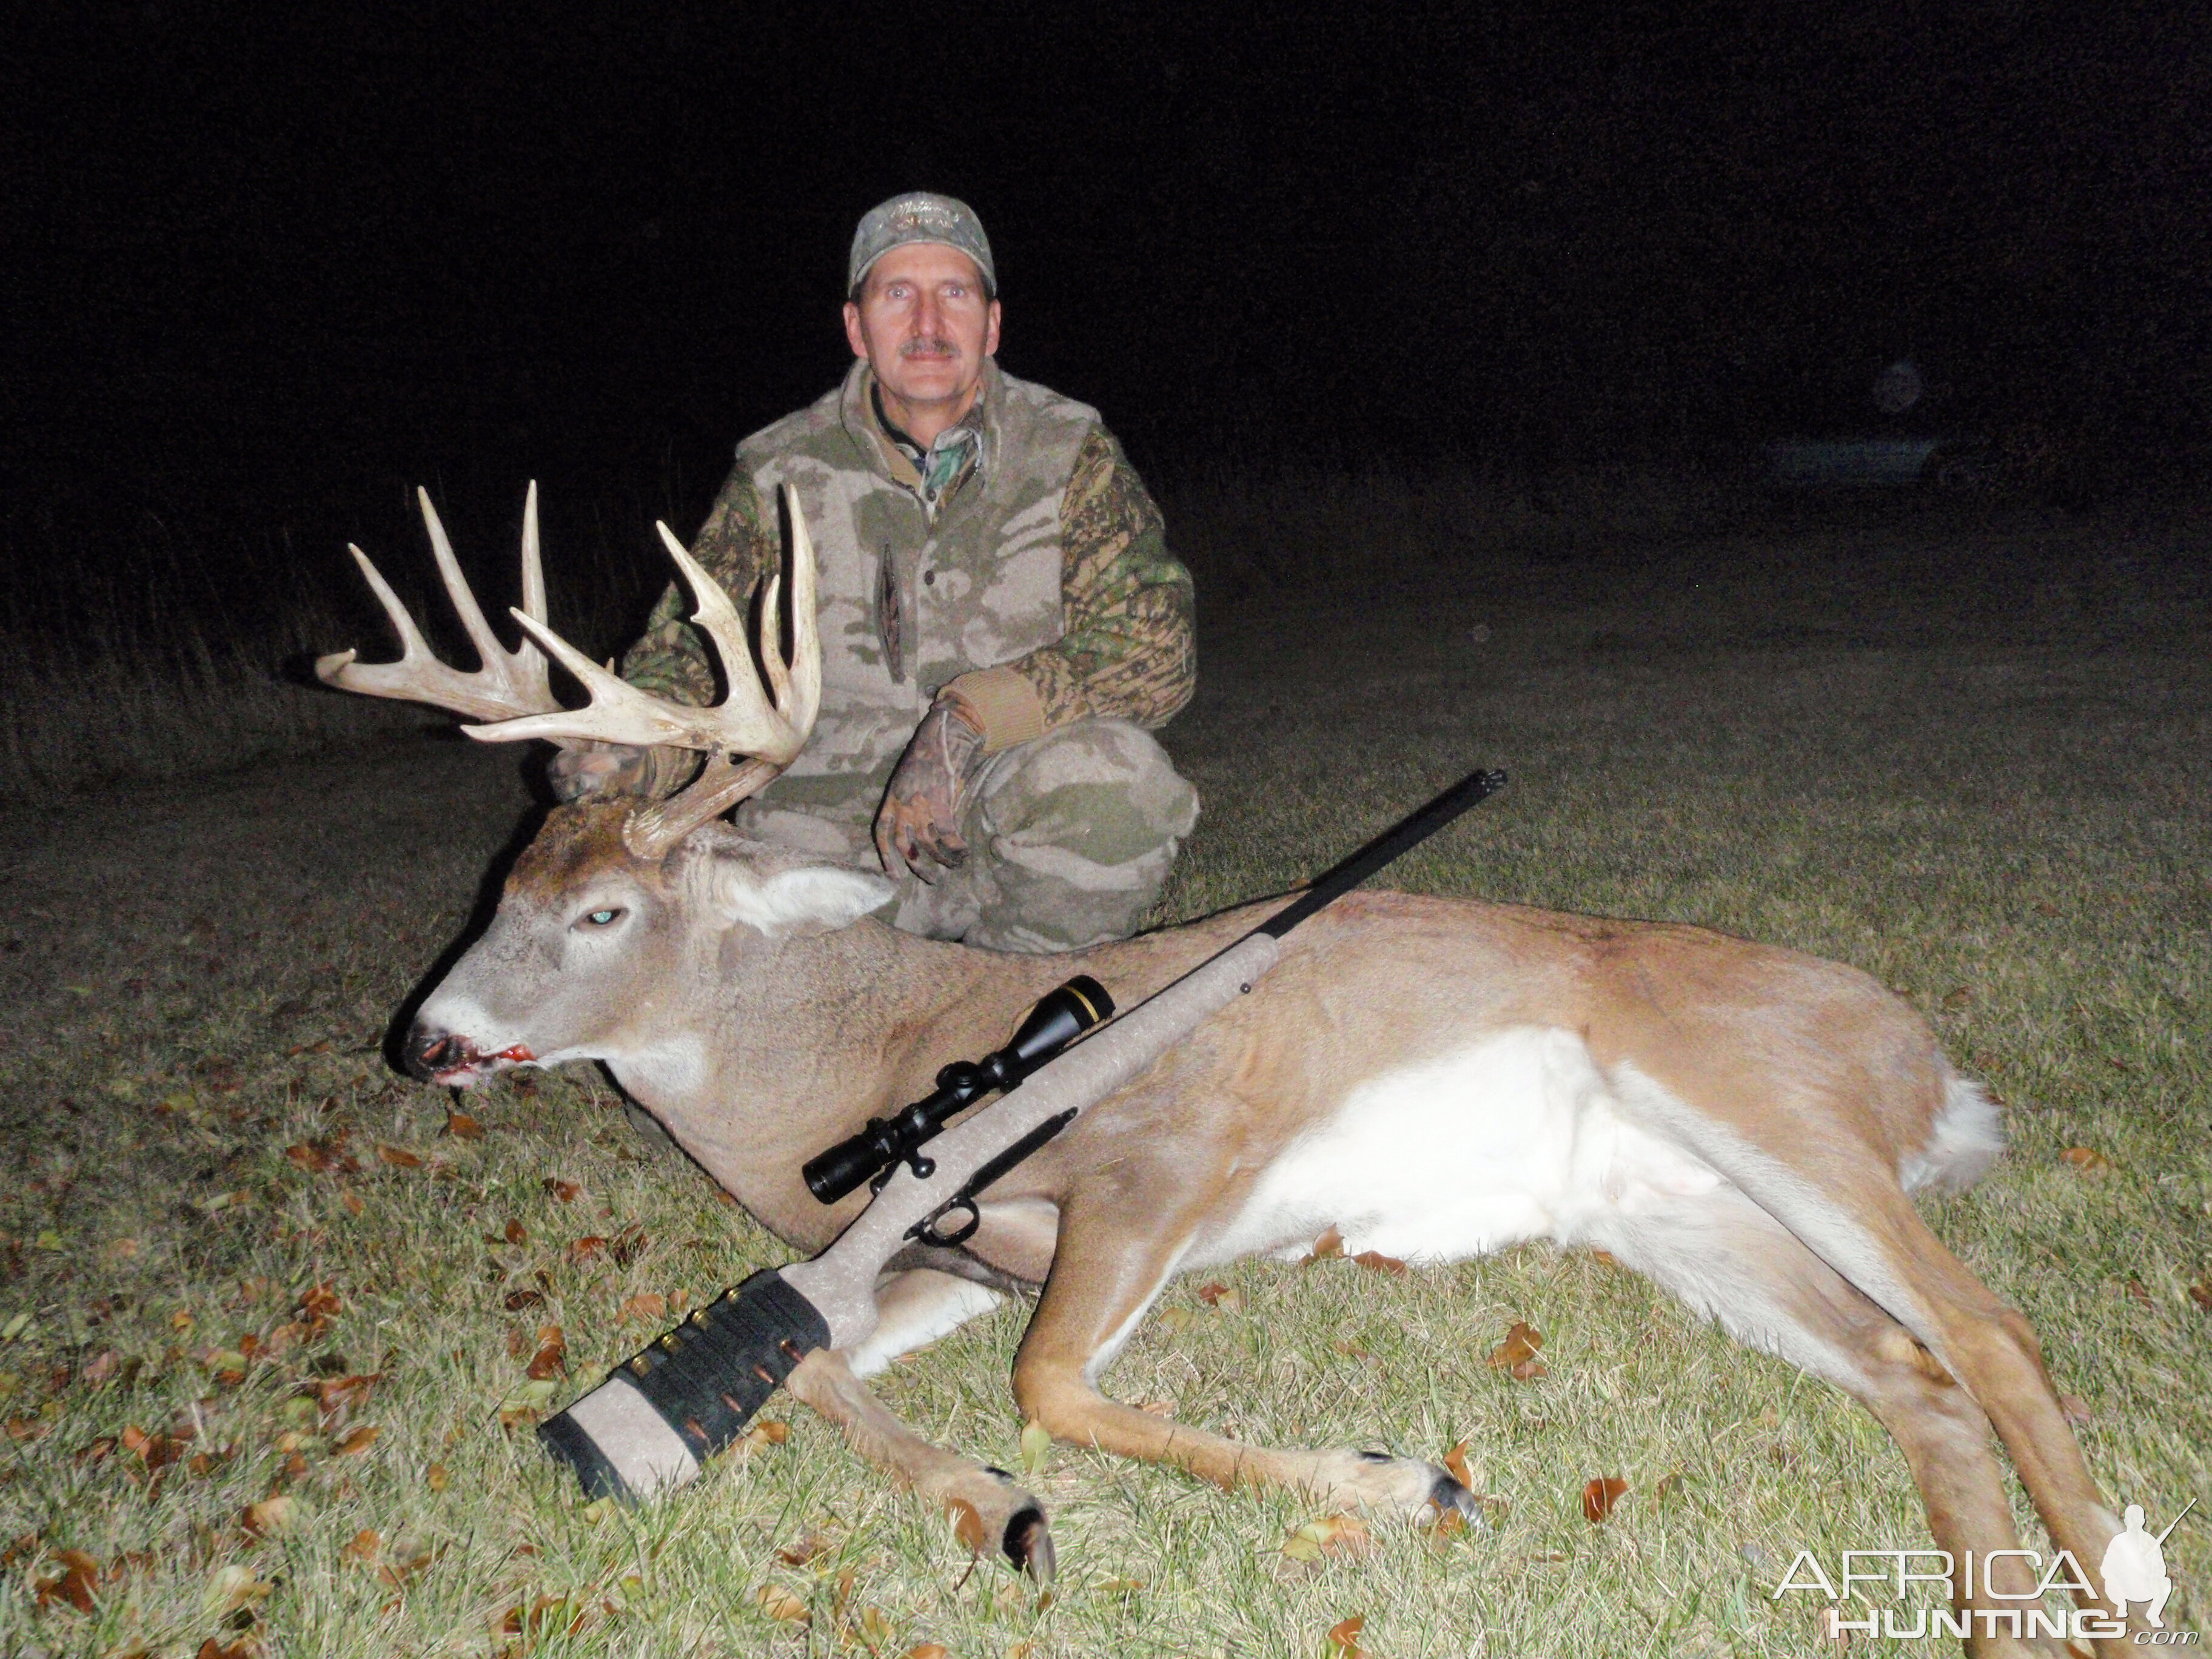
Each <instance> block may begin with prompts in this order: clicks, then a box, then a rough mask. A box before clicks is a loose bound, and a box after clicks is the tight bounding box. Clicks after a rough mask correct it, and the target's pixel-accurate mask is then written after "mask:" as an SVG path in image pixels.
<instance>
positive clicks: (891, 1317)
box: [843, 1267, 1005, 1376]
mask: <svg viewBox="0 0 2212 1659" xmlns="http://www.w3.org/2000/svg"><path fill="white" fill-rule="evenodd" d="M1004 1299H1005V1298H1004V1297H1001V1296H1000V1294H999V1292H998V1291H995V1290H994V1289H992V1288H991V1287H990V1286H989V1285H983V1284H979V1283H977V1282H976V1281H975V1280H974V1279H970V1278H969V1277H967V1276H966V1275H964V1274H961V1273H948V1272H944V1271H941V1270H939V1269H938V1268H936V1267H908V1268H905V1269H903V1270H902V1271H900V1272H896V1273H885V1274H884V1275H882V1276H880V1277H879V1278H878V1279H877V1281H876V1328H875V1329H874V1330H872V1331H871V1332H869V1333H868V1334H867V1336H866V1339H864V1340H861V1341H860V1342H858V1343H856V1344H854V1346H852V1347H851V1348H849V1349H846V1350H843V1352H844V1355H845V1363H846V1364H848V1365H849V1366H851V1367H852V1370H853V1375H854V1376H874V1375H875V1374H876V1373H877V1372H878V1371H879V1370H883V1369H884V1366H886V1365H888V1364H890V1363H891V1361H892V1360H894V1359H896V1358H898V1357H899V1356H900V1355H901V1354H902V1353H911V1352H914V1351H915V1349H916V1348H919V1347H921V1346H924V1345H925V1344H927V1343H931V1342H934V1341H936V1340H937V1339H938V1338H939V1337H940V1336H944V1335H945V1334H948V1333H950V1332H952V1331H955V1330H957V1329H958V1328H960V1327H961V1326H963V1325H964V1324H966V1323H967V1322H969V1320H971V1319H973V1318H975V1316H977V1315H979V1314H987V1313H988V1312H990V1311H991V1310H992V1309H994V1308H995V1307H997V1306H998V1305H999V1304H1000V1302H1001V1301H1003V1300H1004Z"/></svg>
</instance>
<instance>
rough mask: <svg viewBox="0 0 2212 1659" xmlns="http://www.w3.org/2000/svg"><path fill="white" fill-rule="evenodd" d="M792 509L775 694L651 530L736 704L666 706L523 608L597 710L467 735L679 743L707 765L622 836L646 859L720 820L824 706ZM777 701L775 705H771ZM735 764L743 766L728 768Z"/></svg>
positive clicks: (683, 555)
mask: <svg viewBox="0 0 2212 1659" xmlns="http://www.w3.org/2000/svg"><path fill="white" fill-rule="evenodd" d="M788 499H789V501H790V506H791V611H792V623H791V646H792V650H791V660H790V662H789V663H788V664H787V663H786V662H785V661H784V659H783V656H782V653H781V650H780V648H779V644H778V640H779V635H781V632H782V622H781V609H780V606H779V605H778V600H779V598H780V595H781V588H782V579H781V577H780V576H770V577H769V582H768V592H766V594H765V595H764V596H763V599H762V603H761V637H760V659H761V665H762V667H763V670H764V671H765V672H766V674H767V677H768V686H769V689H768V690H764V689H763V686H762V684H761V680H760V677H759V675H757V674H756V673H755V672H754V671H753V663H752V652H751V649H750V647H748V646H747V644H746V641H745V627H744V618H743V617H740V616H739V615H738V609H737V607H736V606H735V605H732V604H731V603H730V596H729V595H728V594H727V593H726V592H723V590H722V586H721V584H720V583H719V582H717V581H716V580H714V578H713V577H712V576H710V575H708V574H707V572H706V571H705V569H704V568H702V567H701V566H700V564H699V563H698V562H697V561H696V560H695V559H693V558H692V556H690V554H689V553H687V552H685V551H684V544H683V543H681V542H679V541H678V540H677V539H676V537H675V534H674V532H671V530H670V529H669V528H668V526H666V525H665V524H664V525H659V526H656V527H657V528H658V529H659V532H660V539H661V542H662V544H664V545H665V546H666V548H667V549H668V554H669V556H670V557H671V558H672V559H674V560H675V561H676V568H678V570H680V571H682V572H683V573H684V581H685V582H686V583H688V584H689V585H690V588H691V592H692V595H693V597H694V598H696V599H697V600H698V602H699V608H698V610H697V611H695V612H694V613H693V614H692V617H691V620H692V621H693V622H695V623H697V624H698V626H699V628H700V630H701V631H702V632H703V633H704V634H705V635H707V637H708V639H709V640H711V641H714V653H715V655H716V656H717V657H719V658H720V659H721V664H722V677H723V678H724V680H725V681H726V682H727V684H728V685H729V695H728V696H726V697H725V698H724V699H723V700H722V701H721V702H720V703H718V704H716V705H714V707H712V708H692V707H690V706H689V705H687V704H684V703H678V702H668V701H667V700H666V699H665V698H662V697H656V696H653V695H652V694H651V693H649V692H646V691H641V690H638V689H637V688H636V687H635V686H634V685H631V684H629V683H628V682H627V681H625V680H623V679H620V678H617V676H616V675H615V674H614V673H612V672H611V671H610V670H608V669H605V668H602V667H600V666H599V665H598V664H597V663H594V662H593V661H592V659H590V658H589V657H586V655H584V653H582V652H580V651H579V650H577V649H576V648H575V647H574V646H572V645H570V644H569V643H568V641H566V640H564V639H562V637H561V636H560V635H557V634H556V633H555V632H554V631H553V630H552V629H550V628H548V627H547V626H546V625H545V623H544V620H543V619H542V618H540V617H534V616H531V615H529V614H527V613H526V612H525V611H514V612H513V617H514V619H515V620H516V621H517V622H519V623H521V624H522V627H523V629H524V631H525V632H526V633H527V634H528V635H530V637H531V638H532V639H534V640H536V641H538V643H539V644H540V645H542V646H544V647H545V649H546V650H547V651H549V652H550V653H552V654H553V656H554V657H555V658H556V659H558V660H559V661H560V664H561V665H562V667H563V668H566V669H567V670H568V671H569V672H570V673H572V674H574V676H575V677H576V678H577V680H578V681H579V682H580V684H582V685H583V687H584V689H585V690H587V691H589V692H590V693H591V694H592V701H591V703H590V705H589V706H588V707H586V708H575V709H566V708H554V709H551V710H550V712H546V713H538V714H530V715H529V716H527V717H526V718H523V719H519V720H500V721H498V722H497V723H496V724H493V725H486V726H463V727H462V728H461V730H463V731H464V732H467V733H468V734H469V735H470V736H471V737H472V738H478V739H480V740H482V741H483V742H486V743H512V742H514V741H515V740H517V739H518V738H594V739H597V740H598V741H599V742H602V743H623V744H641V745H650V744H671V745H673V746H675V747H677V748H680V749H696V750H700V751H702V753H704V754H705V755H706V756H707V757H708V761H707V764H706V767H705V768H704V769H702V771H701V772H700V774H699V775H698V776H697V777H696V779H694V780H693V781H692V782H691V783H690V786H689V787H686V788H685V789H684V791H683V792H682V793H679V794H677V795H673V796H671V797H670V798H669V799H667V800H665V801H661V802H658V803H656V804H654V805H649V806H640V807H638V808H636V809H635V811H632V812H631V814H630V816H629V821H628V823H625V824H624V826H623V840H624V842H627V843H628V845H629V849H630V850H631V851H632V852H633V853H635V854H637V855H638V856H639V857H640V858H643V859H650V860H659V859H660V858H663V857H665V855H666V854H667V853H668V851H669V849H670V848H672V847H674V846H675V845H676V844H677V842H680V841H682V840H683V839H684V836H688V835H690V833H691V831H692V830H694V829H696V828H698V826H699V825H701V824H702V823H705V822H706V821H707V820H708V819H709V818H712V817H719V816H720V814H722V813H723V812H726V811H728V810H729V809H730V808H731V807H732V806H733V805H736V804H737V803H738V801H740V800H743V799H744V798H745V797H746V796H748V795H750V794H751V793H754V792H755V791H756V790H757V789H759V788H761V787H763V785H765V784H766V783H767V782H768V781H769V780H770V779H771V778H773V777H775V775H776V774H778V773H779V772H781V771H782V770H783V769H784V768H785V767H787V766H788V765H790V764H791V763H792V762H793V760H794V759H796V758H797V757H798V756H799V750H802V749H804V748H805V746H806V739H807V737H808V735H809V734H810V733H811V732H812V731H813V730H814V718H815V715H816V714H817V713H819V712H820V709H821V706H822V641H821V638H820V635H819V634H818V633H817V622H816V617H815V586H814V544H813V542H812V540H811V538H809V537H808V535H807V533H806V520H805V515H804V514H803V513H801V512H800V510H799V498H798V496H797V495H795V494H794V495H790V496H789V497H788ZM771 693H772V695H773V697H774V701H773V702H771V701H770V696H771ZM732 756H736V757H741V758H739V759H736V760H732V758H731V757H732Z"/></svg>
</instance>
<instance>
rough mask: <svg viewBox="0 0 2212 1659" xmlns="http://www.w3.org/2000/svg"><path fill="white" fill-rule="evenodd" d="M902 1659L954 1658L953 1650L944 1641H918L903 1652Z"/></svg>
mask: <svg viewBox="0 0 2212 1659" xmlns="http://www.w3.org/2000/svg"><path fill="white" fill-rule="evenodd" d="M900 1659H952V1650H951V1648H948V1647H946V1646H945V1644H944V1643H942V1642H918V1643H916V1644H915V1645H914V1646H912V1647H910V1648H908V1650H906V1651H905V1653H903V1654H902V1655H901V1656H900Z"/></svg>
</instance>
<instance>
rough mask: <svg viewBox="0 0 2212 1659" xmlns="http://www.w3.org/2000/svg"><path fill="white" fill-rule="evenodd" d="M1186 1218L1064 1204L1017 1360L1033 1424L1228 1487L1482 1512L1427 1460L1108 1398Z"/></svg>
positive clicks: (1420, 1510)
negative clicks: (1112, 1369)
mask: <svg viewBox="0 0 2212 1659" xmlns="http://www.w3.org/2000/svg"><path fill="white" fill-rule="evenodd" d="M1132 1184H1133V1185H1137V1186H1141V1184H1142V1183H1132ZM1183 1223H1187V1224H1188V1225H1183ZM1183 1223H1178V1222H1176V1221H1174V1220H1172V1219H1171V1221H1170V1225H1167V1226H1163V1225H1161V1218H1160V1217H1159V1215H1158V1211H1157V1206H1156V1200H1152V1199H1151V1197H1150V1195H1149V1194H1146V1197H1145V1199H1144V1200H1143V1201H1139V1200H1136V1199H1130V1200H1121V1199H1115V1200H1106V1201H1104V1202H1099V1201H1092V1202H1091V1203H1088V1204H1086V1203H1085V1202H1083V1201H1082V1200H1080V1199H1079V1200H1076V1202H1075V1203H1074V1204H1073V1206H1063V1208H1062V1210H1061V1214H1060V1248H1059V1250H1058V1251H1057V1253H1056V1254H1055V1255H1054V1257H1053V1265H1052V1274H1051V1277H1050V1278H1048V1279H1047V1280H1046V1281H1045V1287H1044V1294H1043V1295H1042V1297H1040V1298H1039V1300H1038V1303H1037V1309H1036V1315H1035V1316H1034V1317H1032V1318H1031V1319H1030V1327H1029V1329H1028V1331H1027V1332H1026V1333H1025V1334H1024V1335H1023V1338H1022V1346H1021V1352H1020V1354H1019V1355H1018V1357H1017V1358H1016V1359H1015V1362H1014V1379H1013V1380H1014V1399H1015V1401H1016V1403H1017V1404H1018V1406H1019V1407H1020V1408H1021V1411H1022V1413H1023V1415H1024V1417H1025V1418H1030V1419H1034V1420H1036V1422H1038V1423H1041V1424H1042V1425H1044V1428H1045V1430H1046V1431H1047V1432H1048V1433H1049V1434H1050V1435H1051V1436H1052V1437H1054V1439H1055V1440H1065V1441H1067V1442H1069V1443H1073V1444H1075V1445H1079V1446H1096V1447H1098V1448H1099V1449H1102V1450H1105V1451H1110V1452H1114V1453H1115V1454H1117V1455H1121V1456H1123V1457H1134V1458H1139V1459H1142V1460H1143V1461H1145V1462H1154V1463H1170V1464H1173V1465H1174V1466H1176V1468H1182V1469H1184V1470H1186V1471H1188V1473H1190V1474H1194V1475H1196V1476H1198V1477H1199V1478H1200V1480H1209V1481H1212V1483H1213V1484H1214V1485H1215V1486H1220V1487H1223V1488H1225V1490H1228V1491H1232V1492H1233V1491H1235V1490H1236V1489H1237V1488H1238V1487H1239V1486H1288V1487H1292V1488H1295V1489H1297V1490H1298V1491H1301V1492H1305V1493H1307V1494H1309V1495H1310V1496H1311V1497H1313V1498H1316V1499H1318V1500H1320V1501H1322V1502H1325V1503H1336V1504H1360V1505H1367V1506H1373V1507H1376V1508H1379V1509H1383V1510H1389V1511H1392V1512H1395V1513H1397V1514H1401V1515H1422V1514H1427V1513H1431V1512H1448V1511H1449V1510H1460V1511H1461V1512H1462V1513H1464V1514H1467V1515H1468V1516H1470V1517H1471V1518H1472V1517H1474V1516H1477V1515H1479V1513H1480V1511H1479V1510H1477V1509H1476V1507H1475V1503H1474V1496H1473V1494H1471V1493H1470V1492H1468V1490H1467V1488H1466V1487H1464V1486H1461V1485H1460V1483H1459V1482H1458V1481H1456V1480H1454V1479H1452V1477H1451V1476H1450V1475H1449V1474H1446V1473H1445V1472H1444V1471H1443V1469H1441V1468H1438V1467H1437V1465H1435V1464H1434V1463H1429V1462H1423V1461H1421V1460H1420V1459H1419V1458H1411V1457H1391V1456H1388V1455H1384V1454H1382V1453H1379V1452H1355V1451H1306V1450H1272V1449H1266V1448H1261V1447H1256V1446H1248V1445H1243V1444H1242V1443H1238V1442H1237V1441H1234V1440H1231V1439H1229V1438H1227V1437H1224V1436H1221V1435H1218V1434H1211V1433H1208V1432H1207V1431H1205V1430H1203V1429H1194V1428H1192V1427H1191V1426H1189V1425H1188V1424H1182V1423H1176V1422H1173V1421H1170V1420H1169V1419H1164V1418H1158V1417H1154V1416H1152V1414H1151V1413H1148V1412H1141V1411H1138V1410H1136V1409H1135V1408H1134V1407H1128V1406H1123V1405H1120V1404H1117V1403H1116V1402H1115V1401H1111V1400H1109V1399H1107V1398H1106V1397H1105V1396H1104V1395H1101V1394H1100V1393H1099V1392H1098V1390H1097V1387H1096V1379H1097V1376H1098V1375H1099V1373H1100V1372H1102V1371H1103V1370H1105V1369H1106V1367H1107V1366H1109V1364H1112V1363H1113V1360H1114V1358H1115V1355H1116V1354H1117V1353H1119V1352H1121V1346H1122V1344H1123V1343H1125V1342H1126V1341H1127V1340H1128V1339H1129V1337H1130V1336H1131V1334H1133V1333H1134V1331H1135V1330H1136V1328H1137V1326H1138V1324H1139V1322H1141V1321H1142V1320H1143V1318H1144V1316H1145V1313H1146V1310H1148V1309H1150V1308H1151V1306H1152V1302H1153V1300H1154V1298H1156V1297H1158V1295H1159V1293H1160V1291H1161V1290H1162V1289H1163V1288H1164V1286H1165V1285H1166V1284H1167V1283H1168V1281H1169V1279H1171V1278H1172V1277H1173V1276H1174V1273H1175V1268H1176V1262H1177V1261H1179V1260H1180V1259H1181V1257H1182V1253H1183V1250H1184V1249H1186V1248H1187V1247H1188V1241H1189V1237H1190V1231H1189V1228H1190V1227H1191V1226H1194V1225H1195V1216H1192V1217H1189V1218H1183Z"/></svg>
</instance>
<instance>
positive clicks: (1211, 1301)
mask: <svg viewBox="0 0 2212 1659" xmlns="http://www.w3.org/2000/svg"><path fill="white" fill-rule="evenodd" d="M1198 1299H1199V1300H1200V1302H1203V1303H1204V1304H1206V1306H1207V1307H1209V1308H1215V1309H1218V1310H1220V1311H1221V1312H1223V1313H1235V1312H1236V1311H1237V1310H1238V1309H1240V1308H1242V1307H1243V1305H1244V1298H1243V1297H1242V1296H1240V1295H1238V1294H1237V1291H1233V1290H1231V1289H1230V1287H1229V1286H1228V1285H1218V1284H1212V1285H1200V1286H1199V1287H1198Z"/></svg>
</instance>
